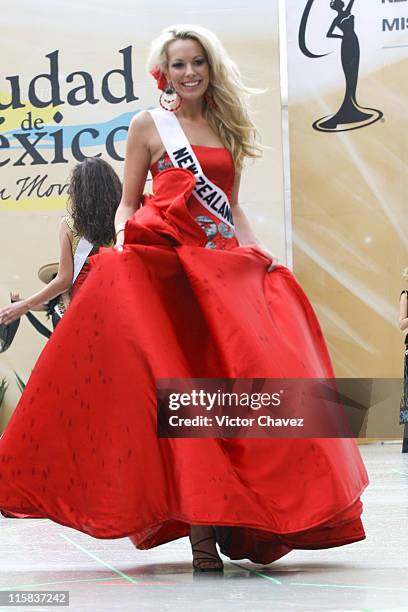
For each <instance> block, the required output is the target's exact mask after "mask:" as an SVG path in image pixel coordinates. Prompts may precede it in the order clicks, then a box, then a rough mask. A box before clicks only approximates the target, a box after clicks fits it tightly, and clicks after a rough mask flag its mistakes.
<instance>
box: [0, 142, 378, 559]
mask: <svg viewBox="0 0 408 612" xmlns="http://www.w3.org/2000/svg"><path fill="white" fill-rule="evenodd" d="M193 149H194V151H195V153H196V155H197V157H198V159H199V161H200V164H201V166H202V168H203V170H204V172H205V174H206V175H207V177H208V178H209V179H210V180H211V181H213V183H215V184H216V185H218V186H219V187H221V188H222V189H223V190H224V192H225V193H226V194H227V195H228V196H230V195H231V190H232V185H233V180H234V165H233V161H232V157H231V155H230V153H229V152H228V151H227V150H225V149H221V148H206V147H193ZM160 164H162V166H161V167H160ZM167 165H168V163H164V166H167ZM152 174H153V176H154V178H153V193H154V195H150V196H145V197H144V202H143V206H142V207H141V208H140V209H139V210H138V211H137V212H136V213H135V214H134V215H133V217H132V218H131V219H130V220H129V222H128V223H127V226H126V232H125V247H124V250H123V251H122V252H117V251H116V250H114V249H108V248H107V249H101V251H100V253H99V254H98V255H96V256H95V257H93V258H92V269H91V272H90V273H89V275H88V277H87V280H86V282H85V283H84V284H83V286H82V287H81V288H80V289H79V290H78V292H77V294H76V296H75V299H73V301H72V303H71V305H70V307H69V309H68V311H67V312H66V314H65V316H64V317H63V319H62V321H61V322H60V323H59V325H58V326H57V328H56V330H55V332H54V333H53V335H52V337H51V339H50V340H49V341H48V343H47V345H46V346H45V348H44V350H43V352H42V354H41V355H40V357H39V359H38V361H37V363H36V365H35V368H34V370H33V373H32V375H31V377H30V379H29V381H28V384H27V387H26V389H25V391H24V393H23V395H22V398H21V400H20V402H19V404H18V406H17V408H16V410H15V412H14V414H13V416H12V418H11V420H10V422H9V424H8V426H7V428H6V431H5V433H4V434H3V436H2V438H1V440H0V468H1V471H0V507H1V508H4V509H5V510H6V511H7V510H8V511H10V512H17V513H25V514H30V515H32V516H45V517H49V518H50V519H52V520H53V521H56V522H58V523H61V524H63V525H68V526H70V527H73V528H75V529H78V530H80V531H83V532H85V533H87V534H90V535H92V536H94V537H97V538H119V537H124V536H130V537H131V538H132V541H133V542H134V544H135V545H136V546H137V547H138V548H141V549H148V548H152V547H154V546H158V545H159V544H163V543H165V542H169V541H171V540H175V539H177V538H180V537H183V536H186V535H187V534H188V533H189V525H190V524H208V525H216V526H217V529H216V532H217V539H218V542H219V544H220V548H221V551H222V552H223V553H224V554H226V555H227V556H229V557H230V558H232V559H240V558H248V559H251V560H252V561H255V562H261V563H269V562H271V561H274V560H276V559H278V558H279V557H281V556H283V555H285V554H286V553H288V552H289V551H290V550H292V549H295V548H301V549H316V548H327V547H332V546H340V545H342V544H348V543H351V542H355V541H357V540H361V539H363V538H364V530H363V527H362V524H361V520H360V515H361V511H362V505H361V502H360V499H359V498H360V495H361V493H362V491H363V489H364V487H365V486H366V484H367V475H366V472H365V469H364V465H363V463H362V460H361V457H360V454H359V451H358V449H357V446H356V444H355V442H354V441H353V440H350V439H320V438H319V439H243V438H235V439H209V438H194V439H191V438H190V439H186V438H184V439H183V438H173V439H170V438H169V439H160V438H158V437H157V434H156V387H155V382H156V379H159V378H226V377H232V378H237V377H240V378H252V377H259V378H260V377H266V378H275V377H281V378H285V377H287V378H294V377H319V378H322V377H332V376H333V371H332V367H331V363H330V359H329V355H328V352H327V349H326V345H325V341H324V338H323V336H322V333H321V330H320V327H319V324H318V321H317V319H316V316H315V314H314V312H313V310H312V307H311V305H310V303H309V301H308V299H307V297H306V296H305V294H304V293H303V291H302V289H301V288H300V286H299V285H298V283H297V282H296V280H295V278H294V276H293V275H292V273H291V272H290V271H289V270H288V269H287V268H285V267H284V266H279V267H277V268H276V269H275V270H274V271H273V272H270V273H268V272H267V267H268V260H267V258H266V257H265V256H264V255H263V254H262V253H261V252H260V251H258V250H257V249H256V248H254V247H251V246H238V244H237V242H236V240H235V238H234V236H233V235H231V232H230V228H229V227H228V226H226V225H225V224H220V223H219V220H218V219H216V218H212V217H211V214H210V213H209V212H208V211H207V210H206V209H204V208H201V204H199V202H198V201H197V200H196V199H195V198H194V196H193V195H192V191H193V188H194V184H195V178H194V176H193V174H192V173H191V172H190V171H188V170H186V169H179V168H166V167H165V168H164V169H163V160H161V162H160V163H159V164H155V165H154V166H153V167H152Z"/></svg>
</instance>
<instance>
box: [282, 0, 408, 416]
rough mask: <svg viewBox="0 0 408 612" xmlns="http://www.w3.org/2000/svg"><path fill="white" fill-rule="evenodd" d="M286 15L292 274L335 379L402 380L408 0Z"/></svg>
mask: <svg viewBox="0 0 408 612" xmlns="http://www.w3.org/2000/svg"><path fill="white" fill-rule="evenodd" d="M286 10H287V26H288V66H289V94H288V106H289V130H290V152H291V191H292V220H293V249H294V253H293V255H294V271H295V273H296V275H297V276H298V278H299V280H300V282H301V283H302V285H303V286H304V288H305V290H306V292H307V293H308V295H309V296H310V298H311V300H312V302H313V304H314V306H315V307H316V309H317V313H318V316H319V318H320V320H321V323H322V326H323V329H324V331H325V334H326V337H327V339H328V344H329V349H330V352H331V355H332V358H333V360H334V365H335V370H336V374H337V375H338V376H341V377H359V378H361V377H367V378H368V377H372V378H376V377H379V378H388V377H390V378H392V377H395V378H399V377H401V375H402V346H403V338H402V336H401V333H400V332H399V329H398V312H399V307H398V303H399V296H400V292H401V290H402V289H403V288H404V285H405V283H404V281H403V279H402V278H401V273H402V270H403V268H404V267H406V266H408V248H407V246H408V216H407V198H406V193H407V188H408V173H407V151H408V111H407V104H406V100H407V99H408V87H407V80H406V74H407V68H408V59H407V46H408V4H407V3H406V2H403V3H401V2H400V3H397V2H393V1H392V0H387V1H386V0H355V1H354V0H351V1H350V0H349V1H348V2H347V1H345V2H343V1H342V0H333V1H332V2H330V0H302V1H299V0H288V1H287V3H286ZM395 409H396V411H397V409H398V407H395Z"/></svg>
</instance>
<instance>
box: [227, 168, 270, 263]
mask: <svg viewBox="0 0 408 612" xmlns="http://www.w3.org/2000/svg"><path fill="white" fill-rule="evenodd" d="M240 183H241V175H240V174H238V173H237V174H236V175H235V180H234V185H233V188H232V195H231V208H232V215H233V218H234V226H235V235H236V237H237V240H238V242H239V244H240V245H242V246H243V245H246V244H247V245H253V246H256V247H258V249H260V250H261V251H262V252H263V253H264V254H265V255H266V256H267V257H269V258H270V260H271V264H270V266H269V268H268V272H270V271H271V270H273V269H274V267H275V266H276V264H277V263H278V258H277V257H276V255H274V254H273V253H271V252H270V251H269V250H268V249H266V248H265V247H264V246H262V244H261V243H260V242H259V240H258V239H257V238H256V236H255V234H254V233H253V231H252V228H251V226H250V225H249V221H248V219H247V217H246V215H245V213H244V211H243V210H242V208H241V206H240V205H239V203H238V194H239V186H240Z"/></svg>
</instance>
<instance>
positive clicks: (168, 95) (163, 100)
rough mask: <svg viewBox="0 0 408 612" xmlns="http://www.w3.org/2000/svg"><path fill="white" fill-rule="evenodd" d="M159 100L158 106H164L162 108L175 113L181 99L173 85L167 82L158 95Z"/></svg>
mask: <svg viewBox="0 0 408 612" xmlns="http://www.w3.org/2000/svg"><path fill="white" fill-rule="evenodd" d="M159 102H160V106H161V107H162V108H164V110H166V111H169V112H171V113H175V112H176V111H177V110H178V109H179V108H180V106H181V103H182V99H181V97H180V96H179V95H178V93H177V92H176V90H175V89H174V87H173V85H172V84H171V83H169V84H168V85H167V87H166V89H165V90H164V91H163V93H162V95H161V96H160V98H159Z"/></svg>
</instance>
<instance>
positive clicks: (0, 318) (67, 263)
mask: <svg viewBox="0 0 408 612" xmlns="http://www.w3.org/2000/svg"><path fill="white" fill-rule="evenodd" d="M71 240H72V232H71V230H70V229H69V227H68V225H67V224H66V222H65V219H62V221H61V223H60V229H59V242H60V260H59V266H58V273H57V275H56V277H55V278H54V279H53V280H52V281H50V282H49V283H48V285H47V286H46V287H44V289H41V291H38V293H35V294H34V295H31V296H30V297H28V298H25V299H23V300H20V301H18V302H15V303H13V304H10V305H9V306H5V307H4V308H2V309H1V310H0V323H3V324H5V325H7V324H9V323H11V322H12V321H14V320H15V319H18V318H19V317H21V316H23V315H24V314H26V312H28V311H29V310H32V309H33V308H36V307H37V306H39V305H40V304H44V303H46V302H48V301H49V300H51V299H52V298H55V297H57V295H60V294H61V293H63V292H64V291H67V290H68V289H69V288H70V287H71V285H72V276H73V272H74V262H73V257H72V247H71Z"/></svg>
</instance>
